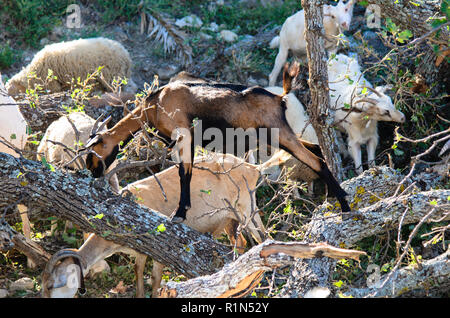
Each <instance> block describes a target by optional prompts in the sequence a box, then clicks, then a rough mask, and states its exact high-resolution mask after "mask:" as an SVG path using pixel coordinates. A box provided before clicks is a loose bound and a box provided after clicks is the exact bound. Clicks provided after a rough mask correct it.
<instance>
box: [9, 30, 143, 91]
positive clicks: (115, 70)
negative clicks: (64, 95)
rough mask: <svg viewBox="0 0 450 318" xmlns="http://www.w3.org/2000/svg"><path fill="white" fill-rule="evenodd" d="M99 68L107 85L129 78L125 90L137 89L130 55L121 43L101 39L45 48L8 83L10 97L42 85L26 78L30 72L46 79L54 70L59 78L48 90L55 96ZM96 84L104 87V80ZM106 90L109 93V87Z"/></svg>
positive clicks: (50, 84)
mask: <svg viewBox="0 0 450 318" xmlns="http://www.w3.org/2000/svg"><path fill="white" fill-rule="evenodd" d="M99 66H103V69H102V70H101V72H102V75H103V78H104V80H105V82H106V83H108V84H111V82H112V80H113V79H114V78H115V77H119V76H120V77H122V78H124V77H125V78H127V79H128V85H127V86H125V89H127V90H129V91H133V92H134V91H135V90H136V85H135V84H134V83H133V81H132V80H131V67H132V62H131V58H130V54H129V53H128V51H127V50H126V49H125V48H124V47H123V46H122V45H121V44H120V43H119V42H117V41H114V40H110V39H106V38H102V37H99V38H89V39H78V40H74V41H68V42H59V43H54V44H49V45H46V46H45V47H44V48H43V49H42V50H40V51H39V52H38V53H36V55H35V56H34V58H33V60H32V61H31V62H30V64H28V65H27V66H26V67H25V68H24V69H22V70H21V71H20V72H19V73H17V74H16V75H14V76H13V77H12V78H11V79H10V80H9V81H8V82H7V83H6V88H7V90H8V93H9V94H10V95H16V94H19V93H25V91H26V90H27V89H29V88H33V87H34V85H35V84H36V83H41V82H40V81H38V80H37V79H35V78H27V76H29V75H30V73H34V74H35V75H36V77H38V78H40V79H41V80H45V79H46V78H47V76H48V75H49V70H52V71H53V76H56V79H52V80H50V81H49V82H48V87H47V88H48V90H49V91H50V92H52V93H54V92H60V91H62V90H65V89H67V88H70V82H71V80H72V79H75V80H76V79H77V78H78V77H79V78H81V79H82V80H83V79H86V78H87V76H88V74H92V73H94V72H95V71H96V70H97V69H98V67H99ZM97 81H98V82H99V83H100V86H102V81H101V80H98V79H97ZM103 86H104V84H103ZM104 89H105V90H108V89H107V87H104Z"/></svg>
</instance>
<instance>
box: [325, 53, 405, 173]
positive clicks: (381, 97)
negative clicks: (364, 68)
mask: <svg viewBox="0 0 450 318" xmlns="http://www.w3.org/2000/svg"><path fill="white" fill-rule="evenodd" d="M328 80H329V88H330V105H331V107H332V108H334V109H335V110H336V112H335V118H334V121H335V123H336V124H337V125H338V128H339V129H340V130H342V131H344V132H346V133H347V134H348V149H349V152H350V155H351V156H352V158H353V160H354V161H355V166H356V170H357V172H358V173H362V171H363V167H362V165H361V145H362V144H367V157H368V161H369V163H370V164H371V165H373V164H375V149H376V147H377V145H378V132H377V122H378V121H394V122H399V123H403V122H404V121H405V115H404V114H403V113H402V112H401V111H399V110H397V109H395V106H394V105H393V103H392V100H391V98H390V97H389V96H388V95H386V94H385V91H386V89H388V87H387V86H378V87H376V88H375V89H373V87H372V85H371V84H370V83H369V82H368V81H367V80H366V79H365V78H364V76H363V73H362V72H361V69H360V66H359V64H358V62H357V61H356V59H354V58H351V57H348V56H346V55H344V54H338V55H336V57H334V58H331V59H330V60H329V63H328Z"/></svg>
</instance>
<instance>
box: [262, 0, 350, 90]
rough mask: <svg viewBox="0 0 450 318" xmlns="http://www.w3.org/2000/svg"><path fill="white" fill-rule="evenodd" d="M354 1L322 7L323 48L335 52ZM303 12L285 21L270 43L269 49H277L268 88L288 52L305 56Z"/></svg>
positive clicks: (273, 83) (346, 28)
mask: <svg viewBox="0 0 450 318" xmlns="http://www.w3.org/2000/svg"><path fill="white" fill-rule="evenodd" d="M354 4H355V0H350V1H348V2H347V3H344V2H343V1H342V0H340V1H339V2H338V4H337V5H336V6H331V5H324V6H323V15H324V16H323V27H324V32H325V48H326V49H327V50H328V51H330V52H335V51H336V47H337V38H336V37H337V36H338V35H339V34H340V33H342V30H348V29H349V27H350V23H351V20H352V16H353V6H354ZM304 32H305V12H304V10H300V11H298V12H297V13H295V14H294V15H292V16H290V17H289V18H287V19H286V21H285V22H284V23H283V26H282V27H281V31H280V35H279V36H276V37H274V38H273V39H272V41H271V42H270V47H271V48H276V47H279V51H278V54H277V57H276V58H275V65H274V67H273V70H272V72H271V73H270V75H269V86H274V85H275V82H276V80H277V77H278V74H279V73H280V71H281V68H282V67H283V64H284V63H285V62H286V60H287V57H288V52H289V50H291V51H292V52H293V53H294V54H295V55H305V54H306V40H305V34H304Z"/></svg>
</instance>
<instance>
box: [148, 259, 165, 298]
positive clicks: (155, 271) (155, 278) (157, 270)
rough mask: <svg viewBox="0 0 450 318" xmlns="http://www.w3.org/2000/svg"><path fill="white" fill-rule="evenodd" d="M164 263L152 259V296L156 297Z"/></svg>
mask: <svg viewBox="0 0 450 318" xmlns="http://www.w3.org/2000/svg"><path fill="white" fill-rule="evenodd" d="M163 268H164V265H163V264H161V263H158V262H155V260H153V268H152V276H151V282H152V298H157V297H158V289H159V287H160V286H161V279H162V272H163Z"/></svg>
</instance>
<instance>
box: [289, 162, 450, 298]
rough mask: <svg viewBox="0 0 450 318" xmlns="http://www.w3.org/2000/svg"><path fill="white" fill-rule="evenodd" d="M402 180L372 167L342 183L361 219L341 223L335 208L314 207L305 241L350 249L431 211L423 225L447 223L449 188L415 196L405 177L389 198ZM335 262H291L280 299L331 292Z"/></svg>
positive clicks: (414, 188) (386, 171)
mask: <svg viewBox="0 0 450 318" xmlns="http://www.w3.org/2000/svg"><path fill="white" fill-rule="evenodd" d="M432 178H433V177H431V179H432ZM434 178H436V176H435V177H434ZM403 179H404V177H403V176H402V175H401V174H399V173H397V172H395V171H394V170H393V169H390V168H387V167H376V168H372V169H369V170H367V171H365V172H364V173H363V174H362V175H360V176H358V177H356V178H353V179H350V180H347V181H345V182H344V183H343V184H342V187H343V189H344V190H345V191H347V193H349V197H351V198H352V201H351V203H350V205H351V206H352V207H353V208H354V210H358V212H359V215H360V216H359V217H357V218H350V219H349V220H346V221H343V220H342V218H341V216H340V215H339V214H338V213H336V212H337V211H338V210H337V207H336V204H334V205H333V204H331V203H328V204H327V203H325V204H323V205H321V206H320V207H318V209H316V211H315V215H316V217H315V218H313V220H312V221H311V222H310V223H309V224H308V231H307V233H306V237H308V241H310V242H324V241H325V242H328V243H329V244H331V245H334V246H341V247H342V246H344V247H347V246H352V245H354V244H355V243H357V242H358V241H360V240H361V239H363V238H366V237H370V236H372V235H375V234H379V233H383V232H385V231H386V230H388V229H397V228H398V227H399V224H400V223H401V224H402V225H406V224H411V223H416V222H419V221H420V220H421V219H422V218H424V217H425V216H426V215H427V214H428V213H429V212H431V211H432V210H433V209H434V210H435V211H434V212H433V214H432V216H431V217H430V218H429V219H427V222H436V221H437V220H448V219H450V207H449V202H448V197H449V195H450V190H445V189H442V190H428V191H424V192H420V191H419V189H418V188H417V187H415V184H414V183H413V180H411V179H409V178H408V179H407V180H405V182H404V184H403V185H402V187H401V188H402V189H403V190H404V192H402V193H400V195H399V196H395V197H391V196H393V195H394V193H395V192H396V190H397V188H398V185H399V183H400V182H401V181H402V180H403ZM421 179H422V180H425V178H421ZM412 191H413V192H412ZM335 264H336V262H335V261H334V260H331V259H313V260H298V261H296V262H295V265H294V267H293V269H292V270H291V274H290V277H289V279H288V281H287V283H286V285H285V287H284V288H283V290H282V292H281V296H283V297H300V296H302V295H304V294H305V293H306V292H308V291H309V290H310V289H312V288H314V287H316V286H323V287H327V288H330V289H331V286H330V281H331V274H332V273H333V269H334V267H335ZM448 278H449V277H448V276H447V279H448Z"/></svg>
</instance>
